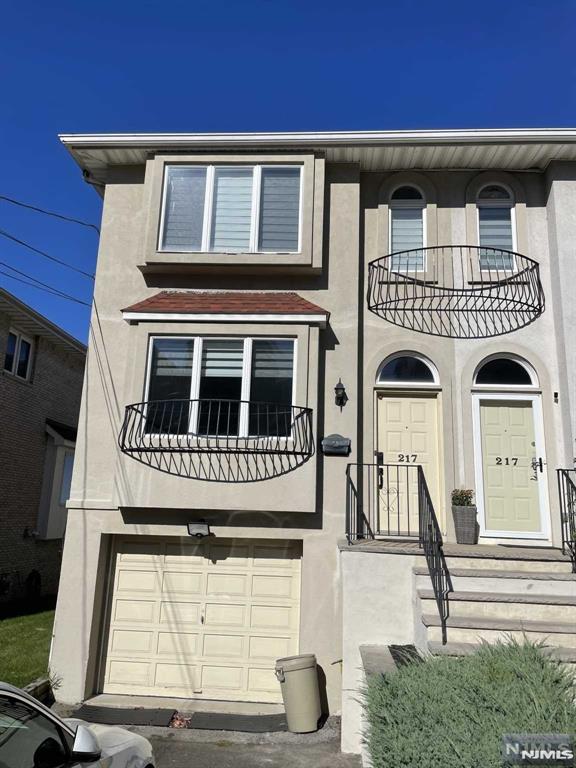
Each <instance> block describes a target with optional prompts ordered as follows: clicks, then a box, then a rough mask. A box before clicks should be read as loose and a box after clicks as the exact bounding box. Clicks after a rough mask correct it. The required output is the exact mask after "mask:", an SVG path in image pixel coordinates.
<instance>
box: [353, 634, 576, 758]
mask: <svg viewBox="0 0 576 768" xmlns="http://www.w3.org/2000/svg"><path fill="white" fill-rule="evenodd" d="M575 696H576V686H575V684H574V680H573V678H572V674H571V673H570V672H569V671H567V669H566V667H564V666H563V665H561V664H559V663H558V662H555V661H553V660H552V659H550V658H549V657H548V656H547V655H546V654H544V653H543V652H542V648H541V646H538V645H532V644H529V643H523V644H520V643H517V642H514V641H509V642H506V643H500V644H496V645H483V646H481V648H480V649H479V650H478V652H476V653H474V654H472V655H470V656H465V657H461V658H450V657H430V658H427V659H426V660H425V662H424V663H423V664H407V665H406V666H403V667H401V668H400V669H399V670H398V671H397V672H396V673H395V674H393V675H387V676H381V675H375V676H373V677H371V678H370V679H369V681H368V685H367V688H366V691H365V695H364V699H365V701H364V707H365V715H366V720H367V724H368V725H367V731H366V733H365V741H366V744H367V747H368V751H369V754H370V757H371V760H372V764H373V766H374V768H501V766H502V761H501V757H500V749H501V739H502V736H503V735H504V734H507V733H568V734H572V735H573V734H575V733H576V707H575V706H574V703H573V702H574V699H575Z"/></svg>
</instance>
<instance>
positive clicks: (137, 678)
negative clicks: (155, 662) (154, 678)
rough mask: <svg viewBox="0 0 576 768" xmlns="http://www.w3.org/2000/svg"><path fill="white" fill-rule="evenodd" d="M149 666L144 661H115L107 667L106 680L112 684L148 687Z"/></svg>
mask: <svg viewBox="0 0 576 768" xmlns="http://www.w3.org/2000/svg"><path fill="white" fill-rule="evenodd" d="M150 669H151V664H150V663H149V662H146V661H130V660H128V659H115V660H112V661H111V662H110V664H109V665H108V679H109V680H110V682H111V683H113V684H120V683H122V684H124V685H148V684H149V682H150Z"/></svg>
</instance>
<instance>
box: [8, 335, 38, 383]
mask: <svg viewBox="0 0 576 768" xmlns="http://www.w3.org/2000/svg"><path fill="white" fill-rule="evenodd" d="M33 347H34V345H33V343H32V339H31V338H29V337H28V336H25V335H24V334H22V333H19V332H18V331H14V330H10V331H9V332H8V340H7V343H6V354H5V356H4V370H5V371H7V372H8V373H11V374H13V375H14V376H17V377H18V378H19V379H24V381H27V380H28V379H29V378H30V372H31V370H32V352H33Z"/></svg>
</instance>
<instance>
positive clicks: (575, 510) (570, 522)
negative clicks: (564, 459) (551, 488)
mask: <svg viewBox="0 0 576 768" xmlns="http://www.w3.org/2000/svg"><path fill="white" fill-rule="evenodd" d="M556 472H557V474H558V493H559V496H560V515H561V521H562V552H565V553H566V552H567V553H568V554H569V555H570V559H571V560H572V570H573V571H574V572H575V573H576V469H558V470H556Z"/></svg>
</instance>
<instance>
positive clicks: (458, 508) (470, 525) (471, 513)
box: [452, 488, 478, 544]
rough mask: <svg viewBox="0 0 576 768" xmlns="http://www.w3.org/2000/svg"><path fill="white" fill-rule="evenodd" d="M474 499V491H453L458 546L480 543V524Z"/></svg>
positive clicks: (453, 512) (453, 510)
mask: <svg viewBox="0 0 576 768" xmlns="http://www.w3.org/2000/svg"><path fill="white" fill-rule="evenodd" d="M473 498H474V491H471V490H464V489H461V488H456V489H455V490H454V491H452V517H453V518H454V529H455V531H456V541H457V542H458V544H477V543H478V523H477V521H476V505H475V504H473V503H472V500H473Z"/></svg>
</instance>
